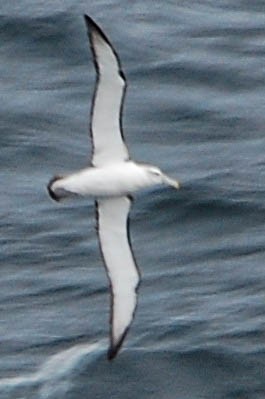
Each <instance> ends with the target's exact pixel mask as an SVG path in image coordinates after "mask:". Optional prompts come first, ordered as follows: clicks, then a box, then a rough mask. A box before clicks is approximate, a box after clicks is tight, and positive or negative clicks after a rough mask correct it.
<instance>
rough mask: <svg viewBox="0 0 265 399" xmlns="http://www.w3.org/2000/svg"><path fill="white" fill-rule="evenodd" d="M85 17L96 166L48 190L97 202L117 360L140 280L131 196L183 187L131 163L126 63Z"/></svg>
mask: <svg viewBox="0 0 265 399" xmlns="http://www.w3.org/2000/svg"><path fill="white" fill-rule="evenodd" d="M84 18H85V23H86V27H87V31H88V37H89V41H90V47H91V51H92V55H93V61H94V65H95V69H96V87H95V91H94V96H93V102H92V108H91V121H90V132H91V137H92V143H93V154H92V160H91V166H90V167H86V168H85V169H82V170H80V171H78V172H75V173H73V174H69V175H66V176H55V177H54V178H52V179H51V180H50V182H49V184H48V187H47V188H48V192H49V194H50V196H51V197H52V199H54V200H56V201H60V200H62V199H64V198H66V197H74V196H77V195H79V196H84V197H92V198H94V199H95V200H96V218H97V231H98V236H99V243H100V249H101V253H102V256H103V260H104V263H105V267H106V271H107V275H108V278H109V283H110V288H111V316H110V345H109V350H108V359H113V358H114V357H115V356H116V355H117V353H118V351H119V349H120V347H121V345H122V343H123V341H124V338H125V336H126V334H127V332H128V329H129V327H130V325H131V323H132V320H133V316H134V313H135V308H136V303H137V288H138V285H139V282H140V274H139V270H138V268H137V265H136V262H135V259H134V256H133V252H132V249H131V245H130V238H129V223H128V221H129V218H128V214H129V211H130V207H131V202H132V193H134V192H135V191H137V190H139V189H142V188H145V187H150V186H153V185H157V184H166V185H170V186H173V187H174V188H176V189H178V188H179V183H178V181H176V180H173V179H171V178H170V177H168V176H166V175H165V174H164V173H163V172H161V170H160V169H159V168H157V167H156V166H152V165H147V164H142V163H136V162H134V161H132V160H131V159H130V157H129V153H128V149H127V147H126V145H125V142H124V138H123V133H122V120H121V119H122V108H123V102H124V96H125V89H126V79H125V76H124V74H123V72H122V69H121V63H120V60H119V57H118V55H117V53H116V51H115V50H114V48H113V46H112V44H111V43H110V41H109V39H108V38H107V37H106V35H105V34H104V33H103V31H102V30H101V29H100V28H99V26H98V25H97V24H96V23H95V22H94V21H93V20H92V19H91V18H90V17H88V16H87V15H85V16H84Z"/></svg>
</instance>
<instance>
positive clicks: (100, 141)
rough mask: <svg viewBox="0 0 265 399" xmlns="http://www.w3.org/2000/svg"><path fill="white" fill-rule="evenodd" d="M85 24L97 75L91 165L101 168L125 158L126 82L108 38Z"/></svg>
mask: <svg viewBox="0 0 265 399" xmlns="http://www.w3.org/2000/svg"><path fill="white" fill-rule="evenodd" d="M85 22H86V26H87V30H88V36H89V40H90V46H91V50H92V54H93V59H94V64H95V68H96V73H97V80H96V87H95V92H94V97H93V103H92V109H91V134H92V140H93V156H92V164H93V165H94V166H102V165H106V164H108V163H113V162H118V161H125V160H127V159H128V158H129V154H128V150H127V147H126V145H125V143H124V141H123V137H122V126H121V117H122V107H123V100H124V95H125V88H126V81H125V77H124V75H123V72H122V70H121V64H120V61H119V58H118V55H117V53H116V52H115V50H114V48H113V47H112V45H111V43H110V41H109V40H108V38H107V37H106V36H105V34H104V33H103V32H102V30H101V29H100V28H99V27H98V26H97V24H96V23H95V22H94V21H93V20H92V19H91V18H90V17H88V16H87V15H85Z"/></svg>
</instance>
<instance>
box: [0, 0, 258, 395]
mask: <svg viewBox="0 0 265 399" xmlns="http://www.w3.org/2000/svg"><path fill="white" fill-rule="evenodd" d="M84 13H87V14H89V15H90V16H91V17H92V18H94V19H95V20H96V22H97V23H98V24H100V26H101V27H102V29H103V30H104V31H105V33H106V34H107V35H108V37H109V38H110V39H111V41H112V43H113V44H114V46H115V48H116V50H117V52H118V53H119V55H120V58H121V60H122V66H123V70H124V72H125V74H126V76H127V79H128V90H127V97H126V104H125V109H124V120H123V125H124V134H125V137H126V142H127V144H128V147H129V149H130V153H131V156H132V157H133V158H134V159H136V160H139V161H140V160H144V161H145V162H150V163H154V164H156V165H158V166H159V167H161V168H162V169H163V170H164V171H165V172H166V173H168V174H169V175H170V176H172V177H174V178H177V179H178V180H179V181H180V182H181V189H180V190H179V191H176V190H174V189H172V188H165V187H157V188H155V189H152V190H145V191H143V192H142V193H139V194H137V195H136V196H135V201H134V205H133V208H132V211H131V222H130V225H131V239H132V243H133V248H134V254H135V257H136V259H137V263H138V265H139V268H140V269H141V273H142V282H141V286H140V290H139V301H138V308H137V312H136V316H135V320H134V322H133V325H132V327H131V329H130V331H129V334H128V336H127V338H126V340H125V342H124V346H123V348H122V350H121V352H120V353H119V355H118V356H117V358H116V359H115V360H114V361H112V362H109V361H108V360H107V358H106V351H107V347H108V332H109V324H108V323H109V289H108V280H107V277H106V275H105V270H104V267H103V263H102V259H101V257H100V252H99V249H98V242H97V235H96V232H95V217H94V213H95V212H94V203H93V201H89V200H84V199H83V200H74V201H68V202H65V203H63V204H57V203H55V202H53V201H51V199H50V198H49V196H48V193H47V190H46V185H47V182H48V181H49V179H50V178H51V177H52V176H53V175H54V174H60V173H65V172H68V171H72V170H76V169H80V168H82V167H84V166H86V165H87V164H88V163H89V159H90V154H91V142H90V141H89V134H88V128H89V113H90V103H91V96H92V93H93V87H94V82H95V71H94V67H93V63H92V59H91V54H90V50H89V46H88V40H87V36H86V29H85V24H84V20H83V16H82V15H83V14H84ZM0 92H1V101H0V183H1V184H0V187H1V190H0V216H1V217H0V231H1V235H0V244H1V245H0V248H1V250H0V270H1V272H0V399H90V398H93V399H103V398H104V399H105V398H113V399H114V398H115V399H121V398H122V399H135V398H138V399H147V398H148V399H149V398H152V399H153V398H154V399H264V398H265V262H264V258H265V6H264V1H259V0H252V1H247V0H241V1H240V0H220V1H215V0H196V1H195V0H186V1H185V0H182V1H180V0H175V1H173V0H165V1H152V0H144V1H143V0H136V1H123V2H122V1H117V0H90V1H89V0H86V1H83V0H80V1H74V0H64V1H59V0H52V1H51V0H46V1H42V0H23V1H17V0H9V1H3V0H2V1H1V3H0Z"/></svg>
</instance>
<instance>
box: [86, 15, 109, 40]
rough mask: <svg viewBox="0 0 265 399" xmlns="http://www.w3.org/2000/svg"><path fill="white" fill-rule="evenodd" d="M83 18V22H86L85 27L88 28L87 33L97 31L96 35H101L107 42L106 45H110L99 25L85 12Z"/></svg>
mask: <svg viewBox="0 0 265 399" xmlns="http://www.w3.org/2000/svg"><path fill="white" fill-rule="evenodd" d="M84 18H85V23H86V27H87V30H88V34H89V35H90V34H91V31H94V32H97V33H98V35H99V36H101V37H102V38H103V39H104V41H105V42H107V43H108V45H109V46H111V47H112V45H111V43H110V41H109V39H108V38H107V36H106V35H105V33H104V32H103V30H102V29H101V28H100V27H99V25H98V24H97V23H96V22H95V21H94V20H93V19H92V18H91V17H89V16H88V15H87V14H84Z"/></svg>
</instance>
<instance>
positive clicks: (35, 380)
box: [0, 340, 106, 399]
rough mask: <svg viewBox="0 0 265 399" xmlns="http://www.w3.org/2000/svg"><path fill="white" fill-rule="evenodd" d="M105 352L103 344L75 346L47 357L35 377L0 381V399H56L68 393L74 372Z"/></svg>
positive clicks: (104, 342)
mask: <svg viewBox="0 0 265 399" xmlns="http://www.w3.org/2000/svg"><path fill="white" fill-rule="evenodd" d="M105 348H106V341H105V340H102V341H99V342H97V343H94V344H79V345H75V346H73V347H71V348H69V349H66V350H64V351H62V352H59V353H57V354H55V355H53V356H51V357H50V358H49V359H48V360H47V361H46V362H44V364H43V365H42V366H41V367H40V368H39V370H37V371H36V372H35V373H32V374H27V375H22V376H19V377H13V378H3V379H0V397H1V399H12V398H14V399H15V398H16V399H22V398H23V399H24V398H25V399H29V398H30V397H31V395H34V397H36V396H35V395H36V394H38V397H39V398H41V399H52V398H58V395H62V394H66V393H67V392H68V391H69V389H70V388H71V386H72V378H73V377H74V376H75V374H76V372H77V371H80V368H82V367H83V365H84V364H85V365H87V364H88V362H91V361H94V360H95V358H98V357H99V356H100V355H101V353H102V352H103V351H104V350H105ZM87 355H90V357H89V359H87Z"/></svg>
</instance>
